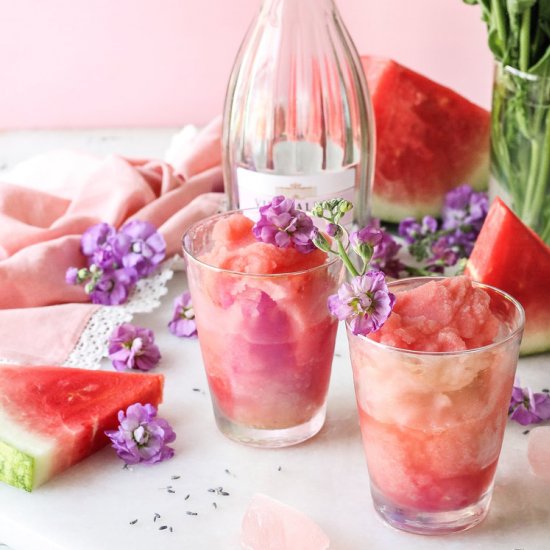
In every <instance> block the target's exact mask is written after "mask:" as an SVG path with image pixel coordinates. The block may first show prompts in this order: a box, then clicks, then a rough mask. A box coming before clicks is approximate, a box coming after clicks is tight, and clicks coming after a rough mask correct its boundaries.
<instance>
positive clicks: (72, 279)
mask: <svg viewBox="0 0 550 550" xmlns="http://www.w3.org/2000/svg"><path fill="white" fill-rule="evenodd" d="M65 282H66V283H67V284H68V285H76V284H78V268H77V267H69V269H67V271H66V273H65Z"/></svg>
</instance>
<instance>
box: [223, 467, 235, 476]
mask: <svg viewBox="0 0 550 550" xmlns="http://www.w3.org/2000/svg"><path fill="white" fill-rule="evenodd" d="M225 473H226V474H227V475H230V476H233V477H237V476H236V475H235V474H234V473H233V472H230V471H229V470H228V469H227V468H226V469H225Z"/></svg>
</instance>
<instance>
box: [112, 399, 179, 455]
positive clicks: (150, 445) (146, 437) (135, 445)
mask: <svg viewBox="0 0 550 550" xmlns="http://www.w3.org/2000/svg"><path fill="white" fill-rule="evenodd" d="M118 421H119V427H118V430H108V431H106V432H105V435H106V436H107V437H109V438H110V440H111V442H112V447H113V449H115V451H116V453H117V455H118V456H119V457H120V458H121V459H122V460H124V462H126V464H138V463H139V462H143V463H144V464H156V463H157V462H162V461H163V460H167V459H169V458H172V457H173V456H174V449H172V448H171V447H168V445H167V443H172V441H174V440H175V439H176V434H175V433H174V430H173V429H172V427H171V426H170V424H168V422H167V421H166V420H164V419H162V418H158V417H157V409H156V408H155V407H153V405H151V404H149V403H148V404H146V405H142V404H141V403H135V404H134V405H130V406H129V407H128V409H127V410H126V414H125V413H124V411H119V413H118Z"/></svg>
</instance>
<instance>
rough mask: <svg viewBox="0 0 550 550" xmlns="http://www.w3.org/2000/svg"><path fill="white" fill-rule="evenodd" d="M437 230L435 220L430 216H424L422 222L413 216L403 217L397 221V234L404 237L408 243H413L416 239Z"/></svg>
mask: <svg viewBox="0 0 550 550" xmlns="http://www.w3.org/2000/svg"><path fill="white" fill-rule="evenodd" d="M436 231H437V220H436V219H435V218H434V217H432V216H424V218H422V224H420V223H418V222H417V221H416V219H415V218H405V219H404V220H402V221H401V222H400V223H399V229H398V232H399V235H400V236H401V237H403V238H404V239H405V242H407V243H408V244H413V243H414V242H416V241H417V240H419V239H421V238H423V237H425V236H427V235H429V234H430V233H435V232H436Z"/></svg>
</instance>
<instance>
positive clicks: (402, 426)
mask: <svg viewBox="0 0 550 550" xmlns="http://www.w3.org/2000/svg"><path fill="white" fill-rule="evenodd" d="M434 279H435V278H431V277H430V278H428V277H423V278H416V279H405V280H402V281H395V282H393V283H390V284H389V285H388V287H389V289H390V290H391V291H392V292H393V293H394V294H396V296H397V300H399V293H400V292H402V291H406V290H410V289H412V288H414V287H417V286H419V285H422V284H425V283H426V282H428V281H430V280H434ZM474 286H476V287H481V288H483V289H484V290H485V292H487V293H488V295H489V296H490V302H489V304H490V305H489V307H490V310H491V312H492V313H493V314H494V315H495V316H496V317H497V318H498V320H499V324H500V327H499V332H498V336H497V338H496V340H495V341H494V342H493V343H492V344H490V345H486V346H484V347H480V348H476V349H466V350H462V351H456V352H423V351H409V350H405V349H400V348H396V347H392V346H389V345H385V344H381V343H379V342H376V341H374V340H372V339H370V338H368V337H364V336H356V335H354V334H352V332H351V331H350V330H349V327H348V340H349V346H350V354H351V362H352V367H353V376H354V383H355V393H356V399H357V405H358V410H359V419H360V426H361V433H362V438H363V444H364V448H365V452H366V458H367V465H368V470H369V477H370V484H371V493H372V498H373V501H374V507H375V509H376V511H377V512H378V514H379V515H380V516H382V518H383V519H384V520H385V521H387V522H388V523H389V524H390V525H392V526H394V527H396V528H398V529H402V530H405V531H410V532H414V533H420V534H444V533H451V532H454V531H461V530H464V529H468V528H469V527H472V526H474V525H476V524H477V523H479V522H480V521H481V520H482V519H483V518H484V517H485V515H486V514H487V511H488V507H489V503H490V500H491V495H492V490H493V480H494V476H495V470H496V466H497V461H498V457H499V454H500V449H501V446H502V440H503V436H504V428H505V426H506V421H507V413H508V406H509V403H510V396H511V392H512V386H513V382H514V376H515V371H516V365H517V359H518V353H519V344H520V340H521V335H522V331H523V324H524V314H523V309H522V307H521V306H520V305H519V303H518V302H517V301H516V300H514V299H513V298H511V297H510V296H508V295H507V294H505V293H504V292H501V291H500V290H497V289H495V288H492V287H489V286H486V285H482V284H478V283H474ZM434 307H438V304H434Z"/></svg>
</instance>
